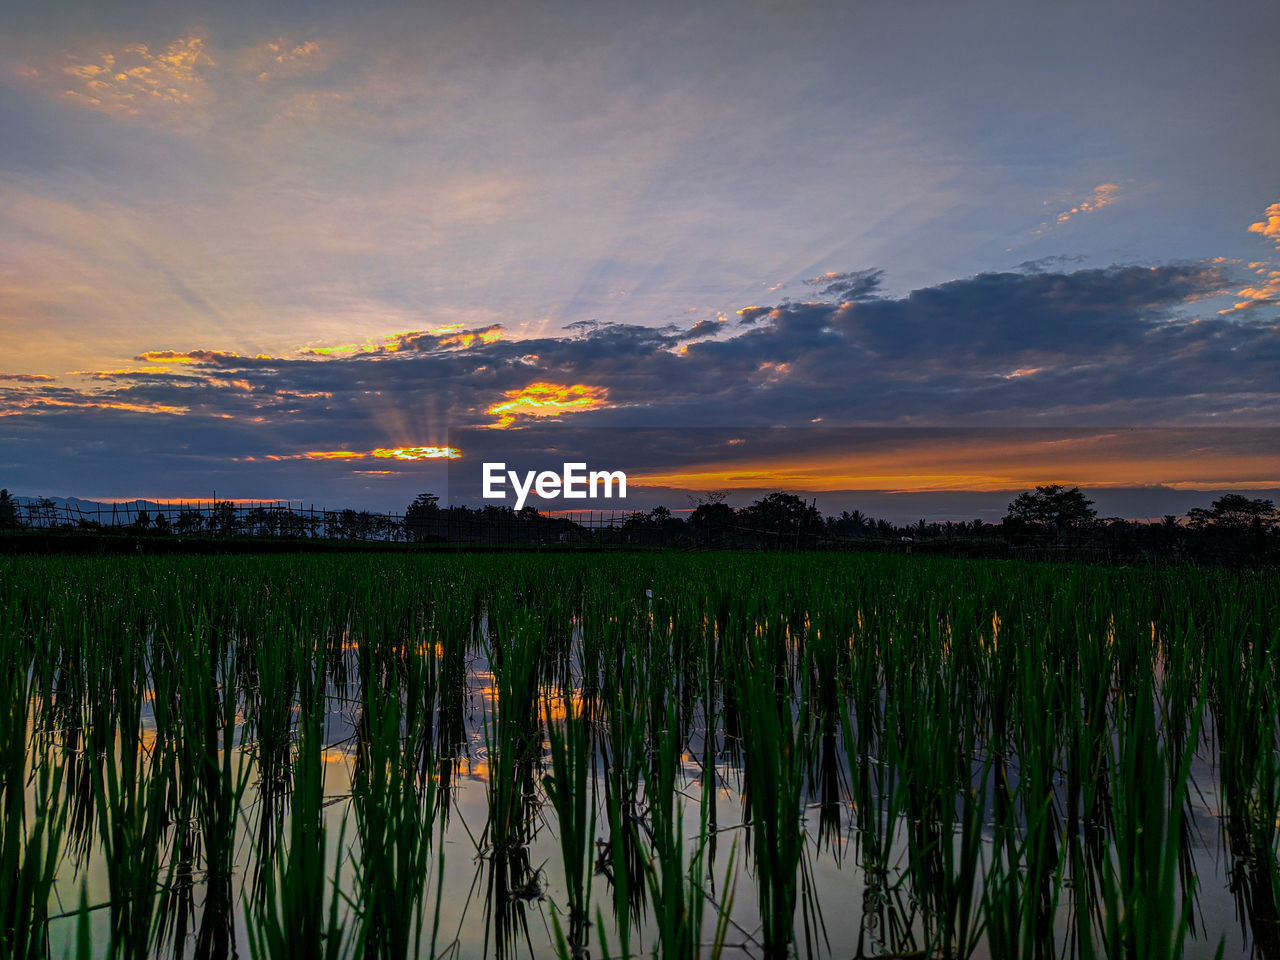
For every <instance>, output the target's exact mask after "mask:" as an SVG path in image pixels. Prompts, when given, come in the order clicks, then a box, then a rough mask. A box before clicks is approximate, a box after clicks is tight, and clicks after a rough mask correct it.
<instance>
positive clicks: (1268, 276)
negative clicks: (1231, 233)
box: [1220, 203, 1280, 316]
mask: <svg viewBox="0 0 1280 960" xmlns="http://www.w3.org/2000/svg"><path fill="white" fill-rule="evenodd" d="M1265 216H1266V219H1265V220H1259V221H1258V222H1257V223H1251V224H1249V232H1250V233H1256V234H1259V235H1261V236H1263V237H1265V238H1267V239H1268V240H1273V241H1275V244H1276V246H1277V248H1280V203H1273V204H1271V206H1269V207H1267V209H1266V214H1265ZM1249 269H1251V270H1252V271H1253V272H1254V275H1255V276H1257V277H1258V278H1259V279H1257V280H1255V281H1254V282H1252V283H1251V284H1249V285H1248V286H1245V287H1242V288H1240V289H1239V290H1237V291H1236V296H1237V297H1241V298H1242V299H1240V300H1238V301H1237V302H1236V303H1235V304H1234V305H1233V306H1231V307H1229V308H1227V309H1226V310H1222V311H1220V313H1221V314H1222V315H1224V316H1226V315H1228V314H1232V313H1237V312H1241V311H1255V310H1257V309H1258V308H1260V307H1269V306H1274V305H1276V304H1277V303H1280V264H1278V263H1269V262H1267V261H1265V260H1259V261H1254V262H1253V263H1250V264H1249Z"/></svg>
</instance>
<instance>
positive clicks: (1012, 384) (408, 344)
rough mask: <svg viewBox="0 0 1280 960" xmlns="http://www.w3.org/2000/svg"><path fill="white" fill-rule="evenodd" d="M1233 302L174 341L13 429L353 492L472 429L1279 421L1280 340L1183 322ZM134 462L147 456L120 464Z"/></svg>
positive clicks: (1141, 286) (1156, 287)
mask: <svg viewBox="0 0 1280 960" xmlns="http://www.w3.org/2000/svg"><path fill="white" fill-rule="evenodd" d="M1230 286H1231V284H1230V281H1229V277H1228V274H1227V268H1226V267H1225V266H1224V265H1222V264H1212V263H1199V264H1165V265H1158V266H1154V267H1140V266H1117V267H1109V268H1101V269H1088V270H1074V271H1057V272H1048V271H1044V272H1039V273H1031V274H1028V273H987V274H978V275H976V276H972V277H968V278H964V279H960V280H955V281H951V282H949V283H943V284H937V285H934V286H928V287H922V288H919V289H916V290H913V291H911V292H910V293H908V294H907V295H905V296H900V297H883V296H882V297H879V298H877V299H871V300H863V301H849V300H845V299H843V298H839V299H836V300H822V301H813V302H805V303H799V302H794V301H783V302H781V303H779V304H777V305H774V306H771V307H765V306H760V307H755V308H750V309H749V310H747V311H744V315H749V316H750V317H751V319H752V321H753V322H752V323H750V324H748V325H747V326H745V327H744V326H736V327H734V328H733V329H732V330H731V331H730V330H726V327H727V324H723V323H717V324H715V328H714V330H709V329H708V328H707V327H706V326H705V325H700V324H696V323H695V324H690V325H687V326H674V325H667V326H661V327H647V326H643V325H638V324H621V323H606V322H599V321H591V322H584V323H580V324H576V325H574V326H573V328H572V329H571V330H569V331H568V332H567V333H566V334H563V335H556V336H542V337H532V338H525V339H516V338H512V337H498V336H494V335H492V334H496V333H497V332H498V331H496V330H490V329H489V328H486V327H479V328H462V329H457V330H441V329H438V328H437V329H436V330H434V331H420V332H407V333H399V334H391V335H388V336H386V337H385V338H382V339H380V340H376V341H373V342H372V343H371V344H370V348H369V349H368V350H364V349H360V350H353V351H350V352H331V353H329V354H327V355H326V354H318V353H317V352H316V351H315V350H314V349H312V350H310V351H309V352H303V351H299V352H297V353H294V354H291V355H285V356H244V355H240V354H237V353H235V352H232V351H226V350H215V349H190V350H177V349H173V348H172V347H169V348H164V349H156V350H150V351H144V352H142V353H140V354H138V356H137V362H138V363H139V364H143V366H140V367H139V368H138V369H133V370H131V369H128V368H125V369H109V370H101V371H96V372H94V371H90V372H89V373H88V374H87V375H86V376H84V377H83V378H82V382H81V383H80V385H78V386H77V385H74V384H72V383H70V382H67V383H63V382H62V381H59V383H57V384H53V383H47V382H41V383H39V384H30V383H19V382H13V383H12V385H11V386H8V387H4V386H2V385H0V414H3V415H5V417H6V430H7V432H8V434H9V435H13V436H18V437H19V438H20V439H22V440H23V441H24V442H25V443H29V444H33V445H34V446H31V447H30V449H46V448H47V446H48V444H50V443H54V442H55V441H56V442H59V443H62V444H63V445H65V444H66V443H69V442H71V438H75V437H80V436H88V437H91V438H96V439H100V440H102V441H103V442H105V443H106V444H107V446H106V447H105V448H104V449H103V450H102V451H101V453H100V454H98V457H99V459H97V460H93V462H94V463H95V464H96V466H95V467H94V468H93V469H94V470H97V471H104V470H105V471H109V472H115V473H125V474H127V473H129V471H138V472H139V473H138V475H139V476H141V475H142V473H141V471H151V472H155V471H159V472H160V474H165V472H166V471H168V470H175V471H179V472H180V473H181V471H184V470H192V469H195V467H194V464H197V463H199V464H205V465H206V467H207V468H208V469H213V468H212V467H211V466H209V465H210V464H214V463H216V464H220V466H218V467H217V469H218V470H219V471H223V470H230V469H231V468H230V467H229V466H227V465H228V464H231V463H232V462H233V461H234V462H235V463H236V464H238V465H239V466H241V467H244V465H246V464H251V465H252V467H253V470H254V471H262V470H267V469H268V467H270V469H278V470H285V469H286V466H287V467H288V469H289V470H290V471H301V470H304V469H311V470H320V469H323V470H324V471H326V473H325V476H326V477H327V478H329V480H328V481H326V482H333V483H338V482H340V480H341V478H342V477H347V478H348V479H349V480H350V482H351V483H356V482H357V480H358V477H357V474H356V472H355V470H356V468H360V469H366V468H367V467H368V466H369V464H370V461H372V460H380V461H381V462H380V463H379V464H378V465H379V467H388V468H392V469H394V470H398V471H410V473H408V474H406V476H419V474H418V473H417V472H416V471H420V470H423V469H427V468H428V467H429V461H426V460H424V461H423V462H422V463H418V462H417V461H413V460H405V459H404V458H403V457H395V456H389V457H381V456H380V455H379V454H378V453H377V451H380V450H382V451H396V450H402V451H403V450H410V449H415V448H429V447H437V448H442V447H446V446H451V445H453V444H452V443H451V440H450V434H451V431H454V430H457V429H462V428H467V427H472V428H488V429H487V431H486V432H488V433H494V434H495V435H496V431H493V430H492V428H493V427H494V426H498V427H507V428H512V427H521V428H523V429H520V430H514V431H512V430H506V431H503V433H504V434H510V435H512V436H515V435H517V434H526V433H528V434H531V435H536V434H537V433H538V430H541V429H543V428H544V425H545V424H548V423H551V422H555V423H557V424H560V425H561V426H562V427H576V426H581V427H592V428H604V429H618V428H625V427H652V426H655V425H660V426H662V427H664V428H693V427H711V426H721V427H723V426H734V427H742V428H744V429H745V428H750V427H772V426H775V425H791V426H807V425H809V424H811V423H812V422H814V421H815V420H818V419H820V420H821V422H822V423H823V426H824V427H842V426H855V425H867V424H881V425H933V426H938V427H951V426H957V425H983V426H1008V425H1016V424H1021V425H1039V426H1080V425H1094V424H1099V423H1105V424H1128V425H1135V426H1138V425H1151V424H1168V423H1181V424H1206V423H1227V424H1250V423H1255V424H1256V423H1269V422H1274V421H1275V420H1276V419H1277V418H1280V379H1278V378H1277V375H1276V371H1277V370H1280V323H1278V322H1274V321H1273V322H1255V323H1249V324H1242V323H1239V322H1238V321H1235V320H1231V319H1228V318H1224V317H1218V316H1210V317H1198V316H1195V315H1193V314H1192V313H1191V312H1190V310H1191V306H1192V305H1194V304H1195V303H1196V302H1198V301H1199V300H1201V299H1202V298H1204V297H1206V296H1210V295H1213V294H1215V293H1219V292H1222V291H1223V290H1224V289H1230ZM486 330H489V332H490V334H491V335H490V336H489V337H487V338H486V337H483V336H481V335H480V334H481V333H482V332H484V331H486ZM709 332H713V333H719V334H721V335H720V336H715V337H711V338H704V335H705V334H707V333H709ZM459 338H461V339H459ZM463 341H465V345H464V343H463ZM37 388H38V389H37ZM162 413H167V414H170V416H168V417H161V416H155V414H162ZM176 413H181V416H180V417H174V416H173V414H176ZM143 414H151V416H145V417H143V416H142V415H143ZM144 422H145V423H149V424H154V427H151V428H147V429H143V428H142V427H140V424H141V423H144ZM165 423H168V424H171V426H168V427H165V426H164V424H165ZM179 423H180V424H181V428H180V429H177V428H176V425H177V424H179ZM15 431H16V432H15ZM126 434H127V435H128V437H129V439H128V442H127V443H126V442H125V440H124V437H125V435H126ZM78 442H79V441H78ZM541 442H545V441H541ZM126 448H138V449H139V451H140V452H137V453H136V454H132V455H131V459H129V460H128V461H126V460H123V459H121V455H120V453H119V450H121V449H126ZM143 448H145V449H143ZM15 449H16V448H15ZM94 449H96V448H94V447H93V446H92V443H90V445H89V446H87V447H85V448H84V449H82V450H81V451H80V453H79V454H78V457H79V460H78V462H81V463H87V462H88V461H89V460H92V459H93V457H92V452H93V450H94ZM322 455H323V456H322ZM464 455H465V451H464ZM273 464H274V466H270V465H273ZM393 465H395V466H393ZM676 466H678V465H676ZM46 469H47V465H46ZM90 475H91V474H86V477H88V476H90ZM175 475H177V474H175ZM182 475H186V474H182ZM254 475H255V476H267V474H262V473H255V474H254ZM228 476H235V474H228ZM280 476H281V477H283V476H285V474H280ZM288 476H289V477H290V478H292V479H291V480H290V483H298V482H303V479H304V478H305V476H306V475H305V474H303V473H289V474H288ZM218 482H219V484H222V483H224V482H226V480H225V478H224V479H223V480H219V481H218ZM360 482H363V481H360ZM352 489H356V488H352ZM359 489H364V488H359ZM271 490H273V491H276V492H280V488H279V487H277V486H274V485H272V486H271ZM263 492H265V491H263ZM353 496H354V494H353Z"/></svg>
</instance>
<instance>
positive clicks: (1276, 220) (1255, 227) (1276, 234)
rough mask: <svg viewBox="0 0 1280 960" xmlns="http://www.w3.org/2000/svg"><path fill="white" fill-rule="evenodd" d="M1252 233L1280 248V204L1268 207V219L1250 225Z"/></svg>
mask: <svg viewBox="0 0 1280 960" xmlns="http://www.w3.org/2000/svg"><path fill="white" fill-rule="evenodd" d="M1249 232H1250V233H1260V234H1262V235H1263V236H1264V237H1266V238H1267V239H1268V240H1274V241H1275V243H1276V246H1278V247H1280V202H1277V203H1273V204H1271V206H1269V207H1267V212H1266V219H1265V220H1259V221H1258V222H1257V223H1251V224H1249Z"/></svg>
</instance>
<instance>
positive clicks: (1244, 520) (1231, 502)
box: [1187, 493, 1280, 530]
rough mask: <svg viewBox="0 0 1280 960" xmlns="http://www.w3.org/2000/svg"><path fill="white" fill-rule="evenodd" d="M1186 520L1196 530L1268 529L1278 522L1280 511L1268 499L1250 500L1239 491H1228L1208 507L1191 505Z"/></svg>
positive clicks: (1279, 521)
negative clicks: (1209, 528) (1206, 528)
mask: <svg viewBox="0 0 1280 960" xmlns="http://www.w3.org/2000/svg"><path fill="white" fill-rule="evenodd" d="M1187 520H1188V522H1189V523H1190V524H1191V526H1192V527H1194V528H1195V529H1197V530H1201V529H1203V528H1205V527H1209V526H1212V527H1218V528H1225V529H1229V530H1232V529H1234V530H1244V529H1246V528H1248V527H1255V528H1258V527H1260V528H1262V529H1264V530H1265V529H1268V528H1270V527H1273V526H1275V525H1276V524H1277V523H1280V511H1278V510H1277V509H1276V505H1275V504H1274V503H1272V502H1271V501H1270V500H1263V499H1261V498H1259V499H1257V500H1251V499H1249V498H1248V497H1246V496H1244V495H1242V494H1239V493H1228V494H1226V495H1225V496H1221V497H1219V498H1218V499H1217V500H1215V501H1213V503H1212V505H1210V507H1209V508H1208V509H1205V508H1204V507H1192V508H1191V509H1190V510H1188V511H1187Z"/></svg>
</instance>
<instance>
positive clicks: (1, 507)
mask: <svg viewBox="0 0 1280 960" xmlns="http://www.w3.org/2000/svg"><path fill="white" fill-rule="evenodd" d="M17 525H18V507H17V505H16V504H15V503H14V502H13V497H11V496H9V491H8V490H0V530H7V529H10V528H12V527H16V526H17Z"/></svg>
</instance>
